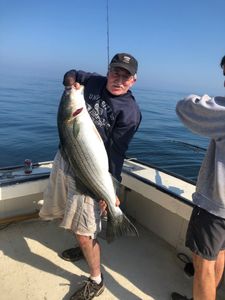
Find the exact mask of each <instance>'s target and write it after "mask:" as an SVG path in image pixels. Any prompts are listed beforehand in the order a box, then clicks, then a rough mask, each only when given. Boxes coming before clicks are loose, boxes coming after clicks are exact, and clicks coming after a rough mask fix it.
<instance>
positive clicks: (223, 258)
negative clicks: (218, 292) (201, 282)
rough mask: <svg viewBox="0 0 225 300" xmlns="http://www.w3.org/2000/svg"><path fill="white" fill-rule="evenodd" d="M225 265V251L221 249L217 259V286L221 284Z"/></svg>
mask: <svg viewBox="0 0 225 300" xmlns="http://www.w3.org/2000/svg"><path fill="white" fill-rule="evenodd" d="M224 265H225V251H224V250H223V251H220V252H219V254H218V256H217V260H216V265H215V268H216V287H218V286H219V284H220V281H221V279H222V276H223V271H224Z"/></svg>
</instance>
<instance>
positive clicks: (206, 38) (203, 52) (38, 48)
mask: <svg viewBox="0 0 225 300" xmlns="http://www.w3.org/2000/svg"><path fill="white" fill-rule="evenodd" d="M108 1H109V39H110V43H109V49H110V52H109V55H110V57H112V56H113V55H114V54H115V53H117V52H128V53H131V54H133V55H134V56H135V57H136V58H137V59H138V61H139V71H138V82H137V83H136V87H138V88H151V89H165V90H173V91H187V92H190V93H197V92H199V93H207V94H214V95H216V94H217V95H221V94H222V93H223V94H224V93H225V89H224V87H223V80H224V78H223V76H222V71H221V69H220V68H219V62H220V59H221V57H222V56H223V55H225V41H224V35H225V33H224V31H225V15H224V12H225V1H224V0H212V1H211V0H189V1H183V0H154V1H153V0H138V1H137V0H136V1H134V0H108ZM72 68H77V69H82V70H86V71H95V72H99V73H101V74H106V72H107V26H106V0H95V1H94V0H86V1H84V0H79V1H78V0H65V1H63V0H54V1H53V0H45V1H44V0H39V1H34V0H29V1H28V0H20V1H17V0H14V1H12V0H0V70H1V72H7V73H12V74H14V75H15V74H16V75H17V76H19V75H20V72H21V73H29V72H30V73H32V74H41V75H45V76H51V77H54V78H61V77H62V76H63V74H64V73H65V72H66V71H67V70H69V69H72Z"/></svg>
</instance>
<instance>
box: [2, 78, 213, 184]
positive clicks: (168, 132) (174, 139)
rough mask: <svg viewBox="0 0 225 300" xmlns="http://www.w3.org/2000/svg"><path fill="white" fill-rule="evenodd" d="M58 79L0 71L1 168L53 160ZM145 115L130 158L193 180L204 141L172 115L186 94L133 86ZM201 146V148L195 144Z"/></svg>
mask: <svg viewBox="0 0 225 300" xmlns="http://www.w3.org/2000/svg"><path fill="white" fill-rule="evenodd" d="M62 92H63V86H62V83H61V79H53V78H52V79H51V78H45V77H40V76H35V74H32V75H29V76H18V75H17V76H12V75H10V76H6V75H5V74H4V76H3V75H1V74H0V167H6V166H14V165H22V164H23V162H24V159H26V158H30V159H31V160H32V161H33V162H41V161H49V160H53V158H54V155H55V153H56V151H57V148H58V143H59V139H58V132H57V123H56V115H57V109H58V104H59V100H60V97H61V94H62ZM133 93H134V95H135V97H136V100H137V102H138V104H139V106H140V108H141V111H142V115H143V119H142V123H141V125H140V128H139V130H138V131H137V133H136V134H135V136H134V138H133V140H132V142H131V144H130V147H129V150H128V152H127V156H128V157H132V158H137V159H139V160H141V161H143V162H146V163H150V164H152V165H155V166H157V167H160V168H163V169H166V170H167V171H170V172H173V173H175V174H179V175H181V176H184V177H186V178H189V179H191V180H196V177H197V174H198V171H199V167H200V164H201V162H202V159H203V157H204V154H205V150H204V149H201V148H206V147H207V145H208V140H207V139H205V138H203V137H200V136H198V135H195V134H193V133H191V132H190V131H189V130H187V129H186V128H185V127H184V126H183V125H182V124H181V123H180V121H179V119H178V118H177V116H176V113H175V106H176V102H177V101H178V100H179V99H182V98H183V97H184V96H186V95H187V94H189V93H187V92H186V93H185V92H177V91H174V92H171V91H160V90H153V89H149V90H147V89H137V88H136V89H135V88H134V89H133ZM198 147H200V148H198Z"/></svg>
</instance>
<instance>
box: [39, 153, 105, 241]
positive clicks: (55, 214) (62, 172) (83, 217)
mask: <svg viewBox="0 0 225 300" xmlns="http://www.w3.org/2000/svg"><path fill="white" fill-rule="evenodd" d="M74 178H75V176H74V174H73V172H72V170H71V168H70V167H69V165H68V164H67V162H66V161H65V160H64V159H63V157H62V155H61V154H60V151H58V152H57V154H56V156H55V159H54V163H53V168H52V171H51V174H50V178H49V182H48V185H47V187H46V190H45V191H44V203H43V206H42V208H41V211H40V217H41V218H42V219H46V220H50V219H56V218H61V219H62V222H61V224H60V226H61V227H63V228H66V229H69V230H72V231H73V232H74V233H75V234H79V235H85V236H90V237H91V238H93V239H94V238H96V236H97V234H98V233H99V232H100V231H101V210H100V207H99V204H98V202H97V201H95V200H94V199H93V198H91V197H90V196H87V195H84V194H81V193H80V192H79V190H78V189H77V185H76V181H75V180H74Z"/></svg>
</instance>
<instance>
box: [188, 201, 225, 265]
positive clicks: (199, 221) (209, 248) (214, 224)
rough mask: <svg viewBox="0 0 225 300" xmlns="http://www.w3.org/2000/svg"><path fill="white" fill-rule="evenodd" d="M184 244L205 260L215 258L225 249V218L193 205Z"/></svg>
mask: <svg viewBox="0 0 225 300" xmlns="http://www.w3.org/2000/svg"><path fill="white" fill-rule="evenodd" d="M186 246H187V247H188V248H189V249H190V250H191V251H192V252H193V253H195V254H197V255H199V256H201V257H203V258H205V259H207V260H216V259H217V256H218V254H219V252H220V251H222V250H225V219H222V218H220V217H217V216H215V215H213V214H210V213H209V212H208V211H206V210H204V209H202V208H200V207H198V206H195V207H194V208H193V211H192V215H191V218H190V222H189V225H188V229H187V235H186Z"/></svg>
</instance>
